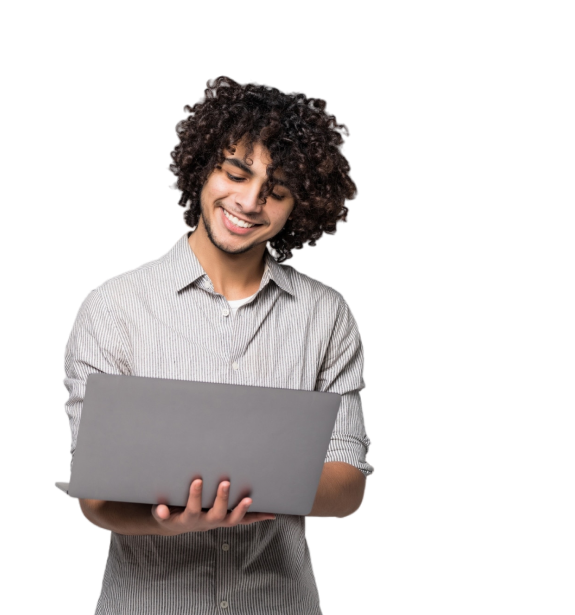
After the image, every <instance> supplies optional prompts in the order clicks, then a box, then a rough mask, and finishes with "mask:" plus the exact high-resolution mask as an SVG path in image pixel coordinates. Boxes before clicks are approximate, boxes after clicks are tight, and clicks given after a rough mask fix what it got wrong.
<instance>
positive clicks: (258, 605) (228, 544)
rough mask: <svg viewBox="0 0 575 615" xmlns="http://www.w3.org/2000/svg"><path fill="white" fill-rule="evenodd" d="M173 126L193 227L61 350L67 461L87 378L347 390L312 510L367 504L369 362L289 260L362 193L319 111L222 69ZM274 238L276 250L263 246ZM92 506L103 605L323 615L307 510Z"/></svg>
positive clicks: (154, 611)
mask: <svg viewBox="0 0 575 615" xmlns="http://www.w3.org/2000/svg"><path fill="white" fill-rule="evenodd" d="M205 93H206V98H205V100H204V101H202V102H201V103H198V104H196V105H195V106H194V107H193V108H190V107H185V110H186V111H188V112H190V116H189V117H188V118H187V119H185V120H183V121H182V122H180V123H179V124H178V126H177V132H178V135H179V137H180V143H179V144H178V145H177V146H176V148H175V150H174V151H173V152H172V159H173V164H172V165H171V167H170V168H171V170H172V171H173V172H174V173H175V175H176V176H177V178H178V182H177V186H178V188H179V189H180V190H181V191H182V198H181V200H180V205H182V206H187V205H188V204H189V208H188V209H187V210H186V212H185V215H184V217H185V220H186V222H187V224H188V225H189V226H190V227H192V228H193V229H194V230H193V232H191V233H187V234H186V235H184V236H183V237H182V238H181V239H180V240H179V241H178V242H177V243H176V245H175V246H174V248H173V249H172V250H171V251H170V252H168V254H166V255H165V256H164V257H162V258H160V259H159V260H157V261H154V262H152V263H148V264H146V265H143V266H142V267H140V268H139V269H136V270H134V271H131V272H128V273H125V274H123V275H120V276H118V277H116V278H113V279H112V280H109V281H108V282H106V283H105V284H103V285H102V286H100V287H99V288H97V289H96V290H94V291H92V293H91V294H90V295H89V296H88V298H87V299H86V300H85V302H84V303H83V305H82V307H81V308H80V312H79V314H78V317H77V319H76V322H75V324H74V327H73V330H72V333H71V336H70V340H69V342H68V345H67V348H66V376H67V377H66V380H65V384H66V387H67V388H68V391H69V393H70V398H69V401H68V403H67V407H66V410H67V413H68V415H69V418H70V425H71V429H72V454H73V453H74V449H75V445H76V436H77V430H78V425H79V421H80V414H81V409H82V401H83V398H84V391H85V384H86V379H87V376H88V374H89V373H91V372H104V373H110V374H127V375H135V376H149V377H155V378H171V379H185V380H197V381H202V382H221V383H229V384H243V385H258V386H270V387H281V388H292V389H303V390H310V391H311V390H317V391H333V392H336V393H340V394H341V395H342V402H341V406H340V409H339V412H338V417H337V420H336V424H335V428H334V431H333V434H332V438H331V441H330V445H329V450H328V453H327V458H326V462H325V464H324V469H323V472H322V475H321V479H320V483H319V488H318V491H317V495H316V498H315V501H314V505H313V509H312V511H311V515H315V516H337V517H343V516H346V515H349V514H351V513H353V512H354V511H355V510H356V509H357V508H358V507H359V505H360V504H361V501H362V498H363V491H364V485H365V477H366V476H367V475H368V474H370V473H371V471H372V469H373V468H372V467H371V466H370V465H369V464H368V463H367V462H366V460H365V454H366V451H367V449H368V446H369V440H368V438H367V436H366V434H365V429H364V423H363V416H362V410H361V403H360V398H359V391H360V390H361V389H362V388H363V379H362V368H363V352H362V347H361V341H360V338H359V334H358V331H357V327H356V325H355V321H354V319H353V317H352V315H351V313H350V311H349V308H348V307H347V305H346V303H345V302H344V300H343V298H342V297H341V295H340V294H339V293H337V292H336V291H335V290H333V289H331V288H329V287H327V286H325V285H323V284H321V283H320V282H318V281H316V280H312V279H310V278H308V277H306V276H304V275H302V274H300V273H298V272H297V271H295V270H294V269H293V268H291V267H288V266H281V265H279V263H280V262H282V261H284V260H286V259H288V258H289V257H290V256H291V250H292V249H293V248H301V247H302V245H303V244H304V243H306V242H309V243H310V245H314V244H315V241H316V240H317V239H318V238H319V237H320V236H321V235H322V233H323V232H324V231H325V232H328V233H333V232H334V231H335V228H336V222H337V221H338V220H343V219H345V217H346V213H347V208H346V207H345V205H344V203H345V200H346V199H351V198H353V197H354V196H355V185H354V184H353V182H352V180H351V179H350V177H349V175H348V171H349V165H348V163H347V161H346V159H345V158H344V157H343V155H342V154H341V152H340V151H339V147H340V145H341V143H342V141H343V139H342V137H341V134H340V131H341V130H342V129H343V128H344V126H342V125H339V124H337V122H336V120H335V118H334V117H333V116H329V115H327V114H326V113H325V112H324V108H325V102H324V101H322V100H318V99H308V98H306V97H305V96H304V95H303V94H292V95H286V94H283V93H281V92H279V91H278V90H276V89H273V88H268V87H264V86H256V85H253V84H250V85H246V86H240V85H239V84H237V83H235V82H234V81H232V80H231V79H228V78H226V77H220V78H218V79H217V80H215V82H213V83H211V84H210V83H208V89H207V90H206V92H205ZM268 245H269V246H270V248H271V250H272V253H270V252H268V250H267V246H268ZM229 486H230V484H229V482H227V481H223V482H222V483H220V485H219V488H218V492H217V497H216V501H215V503H214V506H213V508H212V509H210V510H209V511H202V509H201V492H202V481H201V480H194V481H193V482H192V484H191V486H190V492H189V499H188V503H187V506H186V507H185V508H184V509H173V508H172V509H170V508H169V507H167V506H165V505H159V506H154V507H150V506H147V505H138V504H127V503H120V502H104V501H98V500H81V502H80V504H81V508H82V511H83V512H84V514H85V516H86V517H87V518H88V519H89V520H90V521H92V522H93V523H95V524H96V525H98V526H100V527H102V528H105V529H108V530H111V531H112V535H111V544H110V553H109V558H108V563H107V566H106V571H105V575H104V581H103V587H102V593H101V596H100V600H99V602H98V607H97V613H101V614H104V613H105V614H110V615H111V614H118V615H119V614H130V615H145V614H150V615H160V614H162V615H171V614H174V615H175V614H176V613H177V614H183V613H190V614H191V613H194V614H198V615H199V614H206V615H207V614H210V615H212V614H213V613H217V612H230V613H236V614H238V615H243V614H246V615H247V614H250V615H256V614H261V615H269V614H270V613H275V614H277V615H280V614H290V615H294V614H299V613H301V614H306V615H313V614H318V613H320V608H319V599H318V595H317V590H316V586H315V581H314V577H313V572H312V568H311V563H310V556H309V552H308V548H307V544H306V540H305V533H304V525H305V523H304V522H305V519H304V518H303V517H296V516H289V515H277V516H275V515H271V514H263V513H251V512H249V506H250V503H251V500H250V499H249V498H244V499H243V500H242V501H241V502H240V503H239V504H238V505H237V506H236V508H234V509H233V510H232V511H231V512H228V501H227V494H228V491H229Z"/></svg>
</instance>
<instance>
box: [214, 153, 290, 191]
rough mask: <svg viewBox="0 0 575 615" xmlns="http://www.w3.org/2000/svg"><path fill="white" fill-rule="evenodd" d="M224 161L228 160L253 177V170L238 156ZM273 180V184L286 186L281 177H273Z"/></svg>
mask: <svg viewBox="0 0 575 615" xmlns="http://www.w3.org/2000/svg"><path fill="white" fill-rule="evenodd" d="M226 162H229V163H230V164H231V165H233V166H234V167H237V168H238V169H241V170H242V171H244V172H245V173H247V174H248V175H251V176H252V177H253V175H254V172H253V171H252V170H251V169H250V167H248V165H247V164H245V162H242V161H241V160H240V159H239V158H226ZM273 180H274V184H277V185H278V186H284V187H285V188H287V187H288V185H287V183H286V182H285V181H284V180H283V179H279V178H277V177H274V178H273Z"/></svg>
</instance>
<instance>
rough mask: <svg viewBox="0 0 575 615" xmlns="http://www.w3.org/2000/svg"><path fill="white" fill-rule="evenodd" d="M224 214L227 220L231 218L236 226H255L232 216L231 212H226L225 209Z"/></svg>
mask: <svg viewBox="0 0 575 615" xmlns="http://www.w3.org/2000/svg"><path fill="white" fill-rule="evenodd" d="M222 209H223V207H222ZM224 215H225V216H226V218H227V219H228V220H231V221H232V222H233V223H234V224H235V225H236V226H240V227H241V228H252V226H255V224H248V223H247V222H244V221H243V220H240V219H239V218H236V217H235V216H232V214H230V213H228V212H227V211H226V210H225V209H224Z"/></svg>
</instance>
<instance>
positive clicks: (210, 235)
mask: <svg viewBox="0 0 575 615" xmlns="http://www.w3.org/2000/svg"><path fill="white" fill-rule="evenodd" d="M218 209H220V207H218ZM200 216H201V218H202V222H203V223H204V228H205V229H206V234H207V236H208V239H209V240H210V241H211V242H212V244H213V245H214V246H216V248H218V250H221V251H222V252H225V253H226V254H244V253H245V252H248V251H249V250H251V249H252V248H254V247H255V246H257V245H259V244H260V243H261V242H258V241H254V242H252V243H248V244H247V245H246V246H242V247H241V248H236V249H235V250H232V249H230V248H227V247H226V246H224V245H222V244H221V243H219V242H218V241H217V240H216V238H215V236H214V234H213V232H212V227H211V226H210V223H209V220H208V218H207V216H205V215H204V204H203V203H201V204H200ZM266 243H267V241H266Z"/></svg>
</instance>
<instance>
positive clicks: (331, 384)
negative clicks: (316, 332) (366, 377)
mask: <svg viewBox="0 0 575 615" xmlns="http://www.w3.org/2000/svg"><path fill="white" fill-rule="evenodd" d="M364 387H365V383H364V381H363V346H362V343H361V338H360V336H359V331H358V329H357V324H356V322H355V319H354V318H353V315H352V314H351V311H350V309H349V307H348V305H347V303H346V302H345V301H344V300H343V298H341V299H340V304H339V307H338V311H337V316H336V321H335V324H334V327H333V330H332V334H331V338H330V341H329V345H328V348H327V351H326V354H325V358H324V361H323V363H322V366H321V369H320V372H319V375H318V379H317V382H316V390H317V391H327V392H333V393H339V394H340V395H341V396H342V397H341V404H340V407H339V412H338V414H337V418H336V421H335V427H334V429H333V433H332V436H331V440H330V443H329V447H328V450H327V456H326V458H325V461H326V462H328V461H344V462H345V463H349V464H350V465H352V466H355V467H356V468H358V469H359V470H360V471H361V472H362V473H363V474H364V476H369V475H370V474H371V473H372V472H373V467H372V466H371V465H370V464H369V463H367V461H366V454H367V451H368V449H369V445H370V444H371V442H370V440H369V438H368V437H367V434H366V433H365V425H364V420H363V411H362V406H361V398H360V395H359V392H360V391H361V389H363V388H364Z"/></svg>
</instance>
